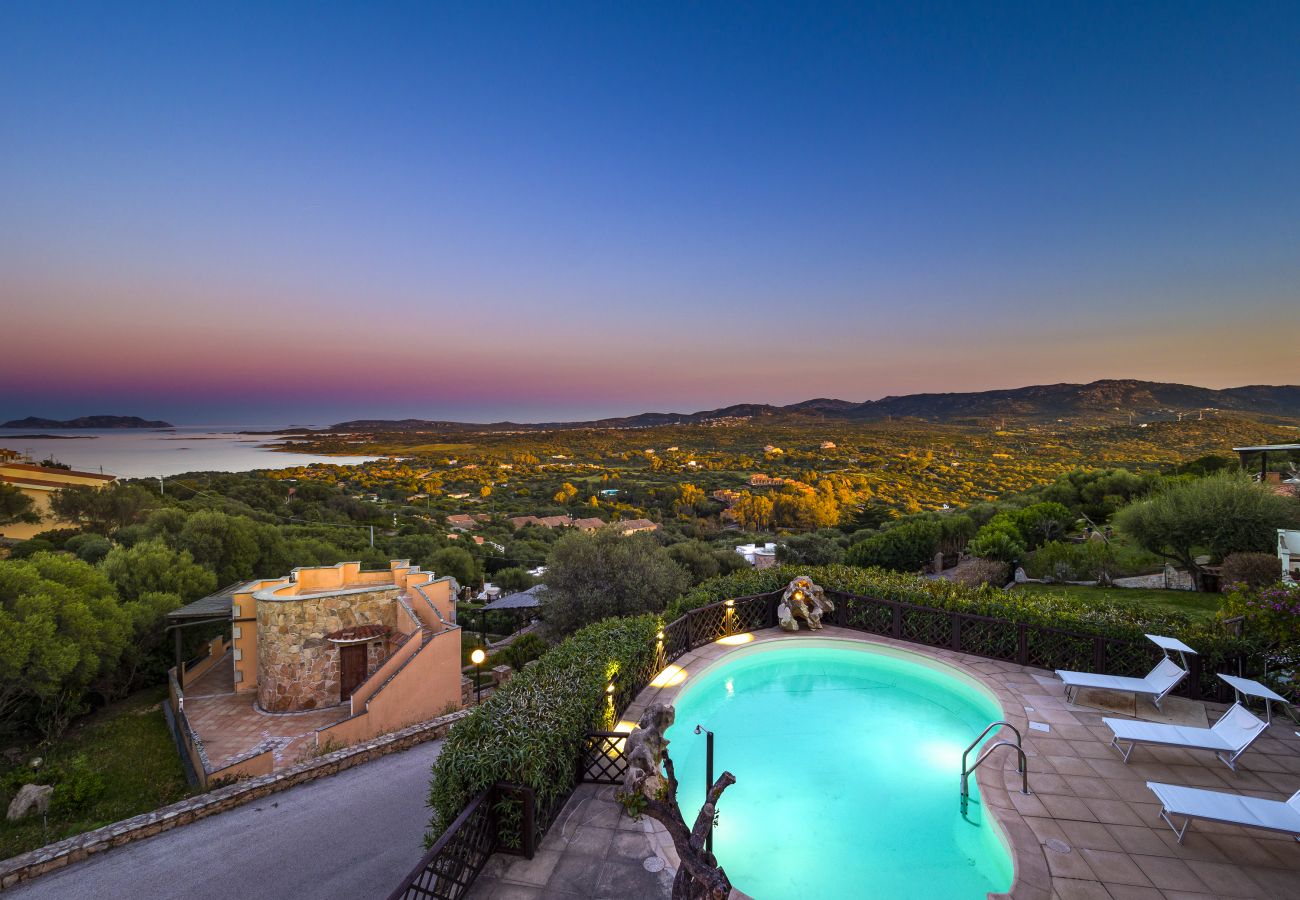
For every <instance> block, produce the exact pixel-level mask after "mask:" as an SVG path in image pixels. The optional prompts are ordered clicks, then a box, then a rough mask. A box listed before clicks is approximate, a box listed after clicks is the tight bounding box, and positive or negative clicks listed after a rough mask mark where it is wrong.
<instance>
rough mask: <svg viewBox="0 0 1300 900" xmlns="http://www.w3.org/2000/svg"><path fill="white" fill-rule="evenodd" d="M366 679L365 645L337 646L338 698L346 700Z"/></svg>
mask: <svg viewBox="0 0 1300 900" xmlns="http://www.w3.org/2000/svg"><path fill="white" fill-rule="evenodd" d="M365 680H366V645H365V644H343V645H342V646H340V647H339V700H347V699H348V698H349V697H351V696H352V692H353V691H355V690H356V689H357V687H358V686H359V685H360V684H361V682H363V681H365Z"/></svg>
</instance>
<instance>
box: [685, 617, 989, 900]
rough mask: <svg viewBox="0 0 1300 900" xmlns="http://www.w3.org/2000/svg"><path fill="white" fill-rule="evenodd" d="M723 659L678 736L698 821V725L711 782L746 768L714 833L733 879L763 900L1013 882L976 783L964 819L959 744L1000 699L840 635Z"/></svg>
mask: <svg viewBox="0 0 1300 900" xmlns="http://www.w3.org/2000/svg"><path fill="white" fill-rule="evenodd" d="M724 660H725V661H724V662H722V663H720V664H719V665H717V666H716V667H715V668H712V669H710V670H709V671H707V672H705V673H703V674H699V675H695V676H694V677H693V678H692V679H691V680H690V681H688V683H687V687H686V689H685V691H684V692H683V693H682V694H680V695H678V697H677V701H676V703H675V706H676V710H677V721H676V723H675V724H674V725H673V726H672V727H671V728H670V729H669V730H668V737H669V738H670V740H671V741H672V746H671V747H670V752H671V753H672V756H673V761H674V762H675V763H676V769H677V776H678V778H679V779H680V784H681V789H680V797H679V799H680V802H681V805H682V809H683V811H684V812H685V815H686V821H687V822H688V823H691V824H693V823H694V821H695V815H696V813H697V812H698V811H699V808H700V804H701V803H702V802H703V800H704V765H705V759H704V750H705V738H704V737H703V736H696V735H695V734H694V733H693V731H694V728H695V726H696V724H697V723H698V724H701V725H703V726H704V727H705V728H710V729H712V730H713V732H714V733H715V735H716V740H717V746H716V764H715V765H716V768H715V777H716V776H717V775H720V774H722V772H723V771H724V770H727V771H730V772H732V773H733V774H734V775H735V776H736V783H735V785H733V786H732V787H730V788H728V789H727V792H726V793H725V794H723V795H722V801H721V803H720V804H719V816H718V827H717V830H716V833H715V843H714V849H715V852H716V853H717V856H718V860H719V862H720V863H721V864H722V866H723V868H725V869H726V871H727V875H728V876H730V878H731V881H732V883H733V884H734V885H735V886H736V887H738V888H739V889H741V890H743V891H745V892H746V893H747V894H749V895H750V896H753V897H758V898H762V900H804V898H810V897H816V898H820V900H832V898H845V900H849V898H864V897H870V898H877V897H878V898H882V900H883V898H890V900H905V898H915V900H983V898H984V897H985V896H986V895H987V894H988V893H989V892H990V891H994V892H997V891H1005V890H1006V889H1007V888H1008V887H1009V886H1010V884H1011V876H1012V865H1011V858H1010V855H1009V853H1008V851H1007V847H1006V845H1005V844H1004V843H1003V842H1002V839H1001V837H1000V836H999V834H998V833H997V832H996V831H995V830H994V828H993V826H991V824H990V823H989V821H988V817H987V816H986V815H985V811H984V810H983V809H982V807H981V804H980V802H979V797H978V794H977V793H976V794H975V795H973V796H972V803H971V806H970V810H969V812H968V814H967V816H966V817H963V816H962V815H961V812H960V805H959V797H960V773H961V754H962V750H963V749H964V748H965V746H966V745H967V744H969V743H970V742H971V741H972V740H973V739H974V738H975V736H976V735H977V734H979V733H980V731H981V730H982V729H983V728H984V726H985V725H987V724H988V723H989V722H991V721H995V720H997V719H1000V718H1002V715H1001V709H1000V708H999V706H998V704H997V702H996V700H994V699H993V697H992V695H991V694H988V693H987V692H985V691H983V690H981V689H978V688H976V687H975V686H974V685H973V684H971V683H970V682H969V681H967V680H966V679H965V678H962V677H959V676H957V675H956V673H953V672H952V670H950V669H938V668H934V667H932V666H930V665H928V664H926V663H925V662H924V661H923V660H922V658H920V657H917V656H916V655H914V654H906V653H901V652H895V651H889V650H885V649H883V648H882V649H881V650H879V651H876V650H865V649H862V645H860V644H858V645H855V644H847V643H844V642H839V641H832V640H825V641H798V642H796V641H788V642H787V641H782V642H780V644H778V645H775V646H771V647H762V646H756V647H754V648H753V650H752V651H746V650H741V651H737V652H736V653H733V654H731V655H730V656H728V657H725V658H724ZM949 673H952V674H949ZM971 783H972V787H975V784H974V779H972V782H971Z"/></svg>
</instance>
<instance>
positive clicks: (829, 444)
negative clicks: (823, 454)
mask: <svg viewBox="0 0 1300 900" xmlns="http://www.w3.org/2000/svg"><path fill="white" fill-rule="evenodd" d="M822 449H823V450H834V449H835V442H834V441H822Z"/></svg>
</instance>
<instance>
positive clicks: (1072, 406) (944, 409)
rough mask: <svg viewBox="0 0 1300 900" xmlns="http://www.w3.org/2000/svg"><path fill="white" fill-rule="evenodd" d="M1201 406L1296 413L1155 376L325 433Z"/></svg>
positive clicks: (1245, 394) (1258, 392) (1144, 414)
mask: <svg viewBox="0 0 1300 900" xmlns="http://www.w3.org/2000/svg"><path fill="white" fill-rule="evenodd" d="M1202 410H1223V411H1225V412H1233V413H1244V414H1249V415H1259V416H1282V417H1286V418H1300V385H1249V386H1246V387H1238V388H1225V389H1224V390H1214V389H1212V388H1202V387H1195V386H1193V385H1186V384H1165V383H1162V382H1156V381H1134V380H1105V381H1094V382H1092V383H1091V384H1040V385H1032V386H1030V387H1022V388H1010V389H1007V390H997V391H978V392H973V393H960V394H957V393H954V394H907V395H905V396H901V397H884V398H882V399H880V400H867V401H865V402H863V403H854V402H852V401H848V400H833V399H827V398H819V399H816V400H805V401H803V402H802V403H793V404H791V405H789V406H772V405H768V404H762V403H745V404H739V405H736V406H727V407H723V408H721V409H710V410H702V411H700V412H695V413H641V414H640V415H635V416H625V417H622V418H610V419H594V420H590V421H585V422H538V423H534V424H520V423H517V422H494V423H491V424H470V423H465V422H439V421H429V420H425V419H401V420H392V419H354V420H352V421H349V422H340V423H339V424H337V425H334V426H332V427H331V428H329V429H328V430H329V431H351V432H356V431H367V432H375V431H441V432H446V431H534V430H544V429H557V428H653V427H655V426H660V425H691V424H699V423H704V422H710V421H717V420H725V419H729V418H746V419H782V420H797V419H832V420H841V421H873V420H879V419H885V418H890V417H893V418H912V419H921V420H925V421H930V422H960V421H970V420H981V419H992V418H1007V419H1013V420H1022V421H1023V420H1029V421H1051V420H1054V419H1079V418H1093V419H1110V420H1119V419H1121V418H1127V417H1128V416H1129V415H1133V416H1134V417H1137V418H1139V419H1153V418H1154V419H1161V418H1173V417H1175V416H1176V415H1178V414H1180V413H1181V414H1184V415H1185V414H1188V413H1198V412H1200V411H1202Z"/></svg>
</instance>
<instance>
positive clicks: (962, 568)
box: [951, 559, 1009, 587]
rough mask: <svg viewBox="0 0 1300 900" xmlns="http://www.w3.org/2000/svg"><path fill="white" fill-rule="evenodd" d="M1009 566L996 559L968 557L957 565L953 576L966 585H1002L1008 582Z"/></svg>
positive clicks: (958, 582) (954, 579)
mask: <svg viewBox="0 0 1300 900" xmlns="http://www.w3.org/2000/svg"><path fill="white" fill-rule="evenodd" d="M1008 568H1009V567H1008V566H1007V564H1006V563H1004V562H998V561H997V560H994V559H967V560H963V561H962V562H961V563H959V564H958V565H957V568H956V570H955V571H954V572H953V573H952V576H951V577H952V579H953V581H955V582H957V584H960V585H962V586H964V587H983V586H984V585H991V586H993V587H1002V586H1003V585H1005V584H1006V583H1007V569H1008Z"/></svg>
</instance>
